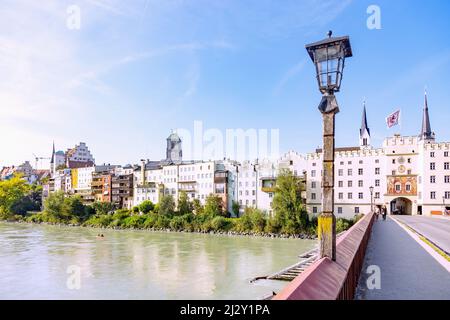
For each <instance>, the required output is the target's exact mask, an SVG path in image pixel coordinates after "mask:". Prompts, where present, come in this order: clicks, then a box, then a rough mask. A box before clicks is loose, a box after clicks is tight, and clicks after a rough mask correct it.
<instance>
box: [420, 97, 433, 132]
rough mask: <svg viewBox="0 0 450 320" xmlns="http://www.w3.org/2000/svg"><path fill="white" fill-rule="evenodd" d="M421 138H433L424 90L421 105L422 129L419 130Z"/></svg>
mask: <svg viewBox="0 0 450 320" xmlns="http://www.w3.org/2000/svg"><path fill="white" fill-rule="evenodd" d="M420 138H421V139H422V140H434V133H433V132H432V131H431V125H430V115H429V114H428V99H427V91H426V90H425V104H424V107H423V118H422V131H421V132H420Z"/></svg>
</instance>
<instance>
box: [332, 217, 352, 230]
mask: <svg viewBox="0 0 450 320" xmlns="http://www.w3.org/2000/svg"><path fill="white" fill-rule="evenodd" d="M352 225H353V222H352V221H351V220H347V219H344V218H338V219H337V220H336V233H341V232H343V231H345V230H348V229H349V228H350V227H351V226H352Z"/></svg>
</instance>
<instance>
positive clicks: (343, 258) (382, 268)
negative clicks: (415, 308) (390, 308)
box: [273, 213, 450, 300]
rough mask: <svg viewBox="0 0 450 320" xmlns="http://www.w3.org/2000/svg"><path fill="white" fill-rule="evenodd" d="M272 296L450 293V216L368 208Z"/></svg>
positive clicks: (381, 297)
mask: <svg viewBox="0 0 450 320" xmlns="http://www.w3.org/2000/svg"><path fill="white" fill-rule="evenodd" d="M336 247H337V249H336V261H332V260H331V259H329V258H322V259H317V260H316V261H315V262H314V263H312V264H311V265H310V266H308V267H307V268H305V269H304V270H302V272H301V273H300V274H299V275H298V276H296V277H295V279H294V280H292V281H291V282H290V283H289V284H288V285H287V286H286V287H285V288H284V289H283V290H282V291H281V292H279V293H278V294H276V295H275V296H274V297H273V299H274V300H309V299H313V300H335V299H363V300H390V299H402V300H405V299H423V300H426V299H450V217H425V216H388V217H387V219H386V220H382V219H381V217H380V218H379V219H376V216H375V215H374V214H373V213H370V214H367V215H366V216H365V217H364V218H363V219H361V220H360V221H358V223H356V224H355V225H354V226H353V227H352V228H351V229H350V230H348V231H347V232H346V233H345V234H343V235H342V236H341V237H340V238H339V239H338V240H337V245H336Z"/></svg>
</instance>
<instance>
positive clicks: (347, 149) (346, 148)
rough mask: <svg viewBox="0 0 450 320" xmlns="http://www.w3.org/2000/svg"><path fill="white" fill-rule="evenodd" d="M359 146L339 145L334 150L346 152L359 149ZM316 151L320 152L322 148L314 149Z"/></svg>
mask: <svg viewBox="0 0 450 320" xmlns="http://www.w3.org/2000/svg"><path fill="white" fill-rule="evenodd" d="M359 150H361V148H360V147H341V148H335V149H334V152H348V151H359ZM316 153H322V148H319V149H316Z"/></svg>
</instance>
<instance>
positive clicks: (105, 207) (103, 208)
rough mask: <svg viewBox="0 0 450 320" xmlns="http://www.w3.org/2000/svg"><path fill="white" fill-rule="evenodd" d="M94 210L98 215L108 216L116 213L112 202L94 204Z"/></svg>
mask: <svg viewBox="0 0 450 320" xmlns="http://www.w3.org/2000/svg"><path fill="white" fill-rule="evenodd" d="M92 208H93V209H94V210H95V212H96V213H97V214H108V213H111V212H114V204H112V203H111V202H99V201H97V202H94V203H93V204H92Z"/></svg>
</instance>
